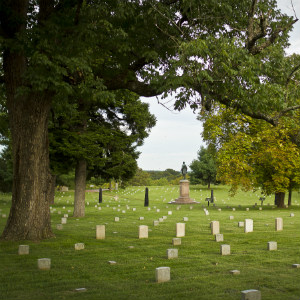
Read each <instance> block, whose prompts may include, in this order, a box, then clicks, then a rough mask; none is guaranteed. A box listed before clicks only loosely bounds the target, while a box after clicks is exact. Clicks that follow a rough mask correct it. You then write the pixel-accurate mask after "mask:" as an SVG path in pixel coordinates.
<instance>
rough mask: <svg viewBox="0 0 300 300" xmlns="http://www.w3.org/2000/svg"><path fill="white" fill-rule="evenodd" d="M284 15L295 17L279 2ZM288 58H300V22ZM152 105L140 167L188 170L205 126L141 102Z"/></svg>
mask: <svg viewBox="0 0 300 300" xmlns="http://www.w3.org/2000/svg"><path fill="white" fill-rule="evenodd" d="M277 2H278V3H279V7H280V8H281V10H282V11H283V12H285V13H286V14H288V15H290V16H294V11H293V8H292V5H291V1H290V0H279V1H277ZM293 5H294V9H295V11H296V16H297V17H298V18H299V19H300V0H293ZM290 43H291V46H290V48H289V49H288V51H287V52H288V54H291V53H294V52H295V53H299V54H300V20H299V21H298V22H297V23H296V24H295V25H294V30H293V32H292V35H291V38H290ZM142 100H143V101H144V102H147V103H150V112H151V113H152V114H154V115H155V116H156V119H157V123H156V126H155V127H154V128H153V129H152V131H151V133H150V136H149V137H148V138H147V139H146V140H145V142H144V145H143V146H142V147H139V151H140V152H141V155H140V157H139V159H138V165H139V167H140V168H142V169H143V170H165V169H168V168H170V169H174V170H177V171H180V169H181V165H182V162H183V161H185V162H186V164H187V166H189V165H190V164H191V162H192V161H193V159H197V151H198V150H199V148H200V146H201V145H205V144H204V142H203V141H202V139H201V131H202V126H201V122H200V121H198V120H197V114H194V113H193V112H192V110H191V109H190V108H186V109H184V110H183V111H181V112H170V111H168V110H167V109H166V108H164V107H163V106H162V105H160V104H158V103H157V99H156V98H155V97H153V98H142Z"/></svg>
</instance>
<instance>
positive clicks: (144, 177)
mask: <svg viewBox="0 0 300 300" xmlns="http://www.w3.org/2000/svg"><path fill="white" fill-rule="evenodd" d="M180 179H182V176H181V173H180V172H179V171H175V170H173V169H166V170H165V171H153V170H151V171H144V170H142V169H138V170H137V172H136V174H135V176H134V177H133V178H132V179H131V180H130V181H129V182H128V183H129V185H134V186H146V185H147V186H151V185H156V186H157V185H159V186H163V185H170V184H174V185H178V184H179V181H180Z"/></svg>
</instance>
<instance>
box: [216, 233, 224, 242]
mask: <svg viewBox="0 0 300 300" xmlns="http://www.w3.org/2000/svg"><path fill="white" fill-rule="evenodd" d="M215 240H216V242H223V241H224V236H223V234H222V233H217V234H216V235H215Z"/></svg>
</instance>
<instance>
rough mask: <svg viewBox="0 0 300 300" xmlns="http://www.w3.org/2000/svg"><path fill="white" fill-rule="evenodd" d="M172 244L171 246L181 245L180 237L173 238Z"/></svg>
mask: <svg viewBox="0 0 300 300" xmlns="http://www.w3.org/2000/svg"><path fill="white" fill-rule="evenodd" d="M172 244H173V246H179V245H181V238H173V240H172Z"/></svg>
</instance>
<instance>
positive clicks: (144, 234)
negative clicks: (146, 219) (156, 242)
mask: <svg viewBox="0 0 300 300" xmlns="http://www.w3.org/2000/svg"><path fill="white" fill-rule="evenodd" d="M147 238H148V226H146V225H140V226H139V239H147Z"/></svg>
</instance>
